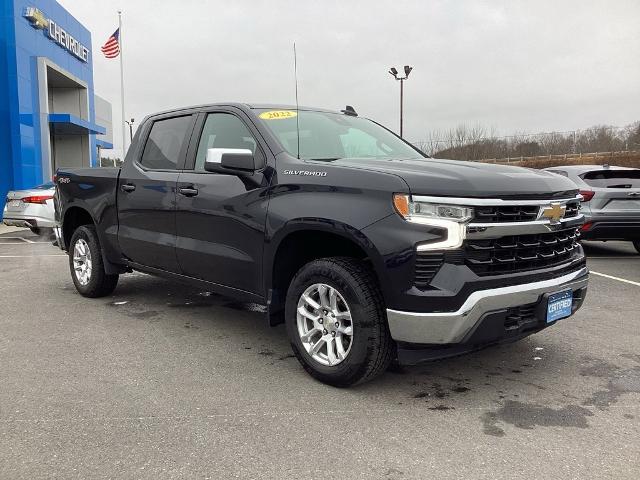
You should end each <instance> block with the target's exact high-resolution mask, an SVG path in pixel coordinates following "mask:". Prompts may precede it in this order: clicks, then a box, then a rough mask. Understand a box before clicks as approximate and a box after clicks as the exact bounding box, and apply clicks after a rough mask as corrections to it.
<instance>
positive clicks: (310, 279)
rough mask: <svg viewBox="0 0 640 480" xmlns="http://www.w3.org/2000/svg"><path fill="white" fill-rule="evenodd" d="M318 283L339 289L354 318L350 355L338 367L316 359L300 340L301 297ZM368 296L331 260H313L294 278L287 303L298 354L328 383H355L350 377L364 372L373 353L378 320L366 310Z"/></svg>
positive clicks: (289, 321) (290, 325) (312, 372)
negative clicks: (365, 297) (372, 335)
mask: <svg viewBox="0 0 640 480" xmlns="http://www.w3.org/2000/svg"><path fill="white" fill-rule="evenodd" d="M315 283H324V284H327V285H329V286H331V287H333V288H335V289H336V290H337V291H338V292H339V293H340V295H342V297H343V298H344V300H345V301H346V302H347V305H348V306H349V310H350V312H351V318H352V328H353V343H352V345H351V350H350V351H349V354H348V355H347V358H346V359H345V360H343V361H342V362H340V363H339V364H338V365H335V366H327V365H323V364H321V363H319V362H317V361H316V360H314V359H313V358H312V357H311V356H310V355H309V354H308V353H307V351H306V350H305V348H304V346H303V345H302V341H301V340H300V335H299V333H298V325H297V308H298V300H299V299H300V296H301V295H302V293H303V292H304V291H305V290H306V289H307V288H308V287H309V286H311V285H313V284H315ZM363 303H364V299H363V297H362V294H361V292H359V291H358V289H357V286H356V283H355V280H354V279H353V278H352V277H351V275H349V274H348V273H347V272H346V271H344V270H343V269H341V268H340V267H337V268H336V265H335V264H332V263H330V262H327V261H317V262H313V263H312V264H309V265H307V266H305V267H303V268H302V270H301V271H300V272H299V273H298V274H297V275H296V276H295V277H294V278H293V280H292V282H291V285H290V288H289V292H288V293H287V301H286V306H285V318H286V321H285V323H286V327H287V333H288V335H289V339H290V341H291V346H292V348H293V351H294V353H295V354H296V357H297V358H298V360H300V362H301V363H302V365H303V366H304V367H305V369H306V370H307V371H308V372H309V373H311V374H312V375H313V376H314V377H316V378H318V379H320V380H322V381H325V382H327V383H332V384H336V382H335V381H336V380H338V383H344V384H345V385H347V384H349V383H351V381H350V380H349V379H350V378H355V377H358V376H360V375H361V372H362V370H363V369H366V364H367V360H368V358H369V357H370V355H371V354H372V352H371V341H370V337H371V334H372V329H373V328H375V321H376V319H371V318H368V317H369V316H370V315H369V314H367V313H365V306H364V304H363Z"/></svg>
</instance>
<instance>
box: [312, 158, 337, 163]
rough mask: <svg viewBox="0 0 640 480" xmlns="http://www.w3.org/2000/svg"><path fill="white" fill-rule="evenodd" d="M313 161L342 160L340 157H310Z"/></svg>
mask: <svg viewBox="0 0 640 480" xmlns="http://www.w3.org/2000/svg"><path fill="white" fill-rule="evenodd" d="M309 160H311V161H313V162H333V161H334V160H340V157H327V158H309Z"/></svg>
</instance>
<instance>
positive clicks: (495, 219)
mask: <svg viewBox="0 0 640 480" xmlns="http://www.w3.org/2000/svg"><path fill="white" fill-rule="evenodd" d="M566 205H567V210H566V212H565V215H564V218H571V217H576V216H578V214H579V211H580V202H579V201H577V200H574V201H571V202H568V203H567V204H566ZM473 209H474V221H475V222H478V223H508V222H533V221H535V220H537V219H538V213H539V212H540V205H482V206H477V207H473Z"/></svg>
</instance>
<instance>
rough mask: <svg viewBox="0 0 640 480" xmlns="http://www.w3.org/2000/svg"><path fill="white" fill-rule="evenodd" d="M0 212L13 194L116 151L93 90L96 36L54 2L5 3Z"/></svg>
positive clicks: (107, 109)
mask: <svg viewBox="0 0 640 480" xmlns="http://www.w3.org/2000/svg"><path fill="white" fill-rule="evenodd" d="M0 8H1V11H0V208H2V207H3V206H4V202H5V198H6V193H7V191H8V190H17V189H23V188H30V187H33V186H36V185H39V184H41V183H44V182H47V181H50V180H51V178H52V176H53V174H54V172H55V171H56V169H57V168H58V167H82V166H84V167H89V166H97V165H98V164H99V161H100V149H110V148H113V144H112V142H113V141H112V126H111V122H112V121H111V104H110V103H108V102H106V101H105V100H103V99H101V98H100V97H98V96H96V95H95V93H94V91H93V56H94V52H93V50H92V45H91V32H89V30H87V29H86V28H85V27H84V26H83V25H82V24H81V23H80V22H78V20H76V19H75V18H74V17H73V16H71V14H70V13H69V12H68V11H67V10H65V9H64V8H63V7H62V6H61V5H60V4H58V3H57V2H56V1H55V0H31V1H27V0H3V1H2V6H0Z"/></svg>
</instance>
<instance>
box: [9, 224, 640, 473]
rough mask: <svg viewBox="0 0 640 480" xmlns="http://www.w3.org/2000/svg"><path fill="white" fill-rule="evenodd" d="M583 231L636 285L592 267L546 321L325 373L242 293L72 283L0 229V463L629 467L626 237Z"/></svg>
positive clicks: (635, 342)
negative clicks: (372, 368) (523, 331)
mask: <svg viewBox="0 0 640 480" xmlns="http://www.w3.org/2000/svg"><path fill="white" fill-rule="evenodd" d="M16 238H17V239H16ZM21 238H22V239H21ZM586 248H587V252H588V255H589V266H590V268H591V269H592V270H593V271H594V272H598V273H600V274H604V275H608V276H612V277H616V278H621V279H623V280H628V281H631V282H635V283H639V285H636V284H635V283H628V282H623V281H621V280H618V279H614V278H609V277H603V276H601V275H593V276H592V278H591V284H590V289H589V294H588V296H587V300H586V301H585V305H584V307H583V309H582V310H581V311H580V312H579V313H578V314H577V315H576V316H574V317H572V318H569V319H566V320H562V321H560V322H559V323H558V324H557V325H555V326H553V327H551V328H549V329H547V330H546V331H544V332H541V333H539V334H537V335H534V336H532V337H529V338H527V339H525V340H523V341H521V342H519V343H515V344H511V345H505V346H500V347H495V348H491V349H488V350H484V351H482V352H479V353H475V354H472V355H467V356H463V357H458V358H455V359H449V360H443V361H438V362H434V363H430V364H424V365H422V366H417V367H411V368H403V369H398V368H396V369H392V370H391V371H389V372H388V373H386V374H385V375H384V376H382V377H381V378H379V379H377V380H375V381H373V382H371V383H368V384H365V385H361V386H358V387H355V388H351V389H343V390H341V389H336V388H331V387H327V386H325V385H323V384H320V383H318V382H316V381H314V380H313V379H311V378H310V377H309V376H308V375H307V374H306V373H305V372H304V371H303V370H302V368H301V367H300V366H299V364H298V362H297V361H296V359H295V358H293V357H292V355H291V350H290V347H289V345H288V342H287V340H286V337H285V331H284V328H283V327H282V326H279V327H276V328H270V327H268V326H267V324H266V321H265V320H264V317H263V315H262V313H261V312H262V311H263V307H262V306H260V305H255V304H241V303H237V302H233V301H231V300H229V299H227V298H224V297H220V296H217V295H214V294H211V293H210V292H206V291H200V290H196V289H193V288H190V287H186V286H183V285H180V284H175V283H171V282H169V281H165V280H162V279H158V278H154V277H151V276H147V275H143V274H137V273H136V274H130V275H125V276H123V277H121V281H120V283H119V285H118V288H117V289H116V291H115V293H114V295H112V296H111V297H108V298H103V299H95V300H91V299H86V298H82V297H81V296H80V295H78V294H77V293H76V291H75V289H74V287H73V283H72V282H71V279H70V276H69V271H68V261H67V258H66V256H64V255H63V254H62V252H60V251H59V250H57V249H56V248H54V247H52V246H51V245H50V244H49V243H47V241H46V240H45V239H38V238H37V237H34V236H33V235H31V233H25V232H18V233H5V234H2V235H0V282H1V284H2V297H1V298H2V305H1V306H0V329H1V331H2V335H1V336H0V478H1V479H5V478H6V479H17V478H29V479H34V478H52V477H57V478H212V479H214V478H315V477H320V476H326V477H330V478H344V479H349V478H375V479H412V478H438V479H446V478H460V477H466V478H487V479H489V478H491V479H494V478H520V477H522V478H528V479H532V478H533V479H536V478H540V479H542V478H545V479H547V478H563V479H570V478H590V479H591V478H616V479H622V478H634V479H635V478H638V472H640V313H639V310H640V309H639V308H638V307H639V300H638V299H639V298H640V255H637V254H636V253H635V250H633V249H632V247H630V246H629V245H627V244H624V243H620V242H609V243H606V244H605V243H601V244H599V243H593V244H588V245H587V247H586Z"/></svg>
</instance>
